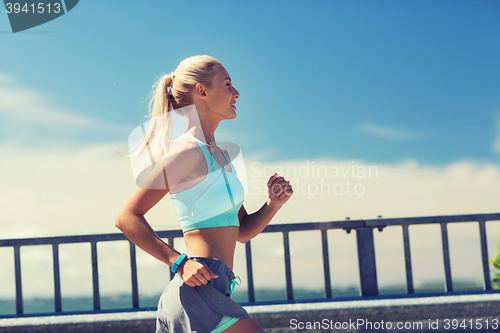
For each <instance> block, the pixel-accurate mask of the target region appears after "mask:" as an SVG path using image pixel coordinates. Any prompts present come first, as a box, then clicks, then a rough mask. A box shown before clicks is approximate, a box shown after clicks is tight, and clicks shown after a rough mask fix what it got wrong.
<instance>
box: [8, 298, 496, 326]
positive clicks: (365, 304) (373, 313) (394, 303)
mask: <svg viewBox="0 0 500 333" xmlns="http://www.w3.org/2000/svg"><path fill="white" fill-rule="evenodd" d="M245 308H246V309H247V311H248V312H249V314H250V316H251V317H252V319H254V320H255V321H256V322H257V323H258V324H259V325H260V326H261V327H263V328H264V329H265V331H266V332H272V333H281V332H305V331H308V332H372V331H373V332H399V331H398V330H395V329H385V330H382V329H376V330H375V329H370V327H369V326H359V325H357V326H353V322H354V323H356V324H358V323H359V322H358V320H363V321H364V324H365V325H366V324H367V322H372V324H374V323H375V322H377V323H379V324H380V322H381V321H383V322H384V323H386V324H387V323H388V322H390V323H392V324H391V327H393V328H395V327H396V324H397V323H398V322H412V323H417V322H420V323H422V326H421V327H422V328H419V329H415V330H411V329H404V330H401V332H403V331H404V332H426V331H428V332H434V333H437V332H445V331H446V330H444V325H445V319H449V320H452V319H459V320H464V319H465V321H470V320H473V321H474V322H473V323H474V324H477V322H479V323H481V324H482V328H481V329H475V327H474V329H472V330H467V329H463V328H458V329H455V330H449V331H447V332H457V331H461V332H472V331H473V332H498V331H500V330H499V329H492V327H491V323H492V320H498V324H499V327H498V328H500V294H488V295H460V296H439V297H421V298H420V297H419V298H403V299H383V300H382V299H377V300H360V301H339V302H322V303H297V304H280V305H261V306H246V307H245ZM324 320H326V321H327V322H328V323H330V326H329V327H328V329H325V327H323V328H322V329H318V330H315V329H308V330H305V329H304V330H300V329H293V328H299V327H300V328H301V327H304V328H306V326H307V325H308V324H307V323H309V326H310V327H313V325H315V324H314V323H325V322H324ZM436 320H437V321H436ZM476 320H477V321H476ZM486 320H488V323H489V328H488V329H486V327H485V324H486ZM291 321H292V322H291ZM336 322H338V323H341V324H342V323H350V324H349V325H348V327H346V324H343V325H344V329H342V328H341V327H340V326H338V325H337V327H338V328H339V329H335V325H334V324H335V323H336ZM431 322H432V323H434V322H436V323H437V324H438V326H437V327H436V329H434V328H433V329H429V330H425V328H428V326H429V325H430V323H431ZM155 323H156V311H139V312H121V313H102V314H83V315H59V316H47V317H23V318H8V319H0V332H9V333H10V332H16V333H25V332H26V333H28V332H29V333H34V332H37V333H38V332H50V333H52V332H54V333H55V332H58V333H64V332H72V333H84V332H93V333H94V332H96V333H97V332H102V333H107V332H131V333H135V332H151V333H153V332H154V331H155ZM294 323H295V324H294ZM300 323H303V326H300V325H301V324H300ZM467 324H468V325H471V322H468V323H467ZM318 325H319V324H318ZM318 325H317V326H316V328H319V326H318ZM332 325H333V326H332ZM291 327H292V328H291ZM353 327H355V328H353Z"/></svg>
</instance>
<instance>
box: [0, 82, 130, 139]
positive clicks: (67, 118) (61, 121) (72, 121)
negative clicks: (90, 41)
mask: <svg viewBox="0 0 500 333" xmlns="http://www.w3.org/2000/svg"><path fill="white" fill-rule="evenodd" d="M15 82H16V80H15V78H14V77H12V76H10V75H7V74H3V73H0V115H1V116H4V118H6V119H9V120H11V121H13V122H12V124H11V125H12V126H16V127H19V126H21V125H25V126H26V125H27V126H36V127H46V128H51V129H55V130H63V129H64V130H66V131H68V130H70V131H71V130H82V129H87V130H88V129H106V130H107V131H109V130H112V131H120V132H124V133H127V132H129V131H130V130H131V128H130V126H126V125H120V124H116V123H110V122H106V121H103V120H100V119H97V118H93V117H89V116H86V115H81V114H78V113H75V112H74V111H71V110H65V109H62V108H60V107H58V106H57V105H54V104H53V103H51V102H50V101H49V98H48V96H45V95H43V94H41V93H39V92H37V91H34V90H30V89H26V88H20V87H13V83H15ZM4 121H5V120H4Z"/></svg>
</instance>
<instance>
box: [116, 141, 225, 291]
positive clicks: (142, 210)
mask: <svg viewBox="0 0 500 333" xmlns="http://www.w3.org/2000/svg"><path fill="white" fill-rule="evenodd" d="M200 153H201V151H200ZM193 154H194V152H193V151H192V150H191V151H190V152H186V153H181V154H177V155H176V156H175V158H166V159H164V160H163V161H162V163H161V164H160V163H159V164H158V165H157V166H156V167H155V168H153V170H151V171H150V174H149V177H148V179H147V180H146V181H144V182H142V183H141V186H144V187H140V186H139V187H137V188H136V189H135V190H134V191H133V192H132V194H131V195H130V197H129V198H128V200H127V201H126V202H125V204H124V205H123V207H122V209H121V210H120V212H119V213H118V216H117V218H116V221H115V225H116V227H117V228H118V229H120V230H121V231H122V232H123V233H124V234H125V236H127V238H128V239H129V240H130V241H131V242H132V243H134V244H135V245H137V246H138V247H139V248H141V249H142V250H144V251H145V252H147V253H149V254H150V255H152V256H153V257H155V258H157V259H158V260H160V261H162V262H164V263H166V264H167V265H169V266H172V265H173V264H174V263H175V261H176V260H177V258H178V257H179V256H180V253H179V252H178V251H176V250H175V249H173V248H172V247H170V246H169V245H168V244H166V243H165V242H164V241H163V240H162V239H161V238H160V237H158V235H157V234H156V233H155V232H154V230H153V228H151V226H150V225H149V223H148V222H147V221H146V219H145V217H144V215H145V214H146V213H147V212H148V211H149V210H150V209H151V208H152V207H154V206H155V205H156V204H157V203H158V202H159V201H160V200H161V199H162V198H163V197H164V196H165V195H166V194H167V193H168V192H169V191H170V189H169V185H168V182H167V176H166V175H167V174H171V173H172V166H173V165H176V166H177V170H181V171H180V172H182V173H183V174H189V173H190V172H192V170H191V168H190V166H194V165H196V163H197V162H199V161H197V160H196V158H195V159H194V160H193ZM198 157H199V156H198ZM198 157H197V158H198ZM201 158H203V161H204V157H203V156H201ZM174 159H175V164H174ZM167 170H168V171H170V173H169V172H168V171H167ZM179 177H180V178H182V175H180V176H179ZM179 177H177V178H179ZM148 184H149V185H151V184H154V186H151V187H154V188H156V189H153V188H148V187H149V186H148ZM160 184H161V185H162V186H159V185H160ZM160 187H163V188H162V189H158V188H160ZM177 272H179V274H180V276H181V278H182V280H183V281H184V282H185V283H186V284H187V285H189V286H191V287H194V286H200V285H202V284H206V283H207V282H208V280H210V279H211V278H216V277H217V275H215V274H213V272H212V271H211V270H210V269H209V268H208V267H207V266H206V265H205V264H202V263H199V262H197V261H193V260H184V261H183V262H182V264H181V265H179V267H178V269H177Z"/></svg>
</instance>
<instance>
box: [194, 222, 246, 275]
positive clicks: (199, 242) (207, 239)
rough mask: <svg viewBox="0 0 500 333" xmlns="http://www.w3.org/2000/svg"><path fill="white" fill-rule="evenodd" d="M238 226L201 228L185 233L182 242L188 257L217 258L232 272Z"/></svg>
mask: <svg viewBox="0 0 500 333" xmlns="http://www.w3.org/2000/svg"><path fill="white" fill-rule="evenodd" d="M239 229H240V228H239V227H238V226H227V227H216V228H203V229H195V230H190V231H186V232H185V233H184V242H185V243H186V254H187V255H188V256H189V257H207V258H217V259H220V260H222V261H224V263H225V264H226V266H227V267H229V269H231V270H233V258H234V250H235V248H236V241H237V238H238V233H239Z"/></svg>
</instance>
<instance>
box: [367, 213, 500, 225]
mask: <svg viewBox="0 0 500 333" xmlns="http://www.w3.org/2000/svg"><path fill="white" fill-rule="evenodd" d="M479 220H482V221H499V220H500V213H495V214H474V215H444V216H421V217H401V218H389V219H373V220H365V223H366V226H367V227H374V228H377V227H385V226H389V225H402V224H430V223H442V222H446V223H455V222H477V221H479Z"/></svg>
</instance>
